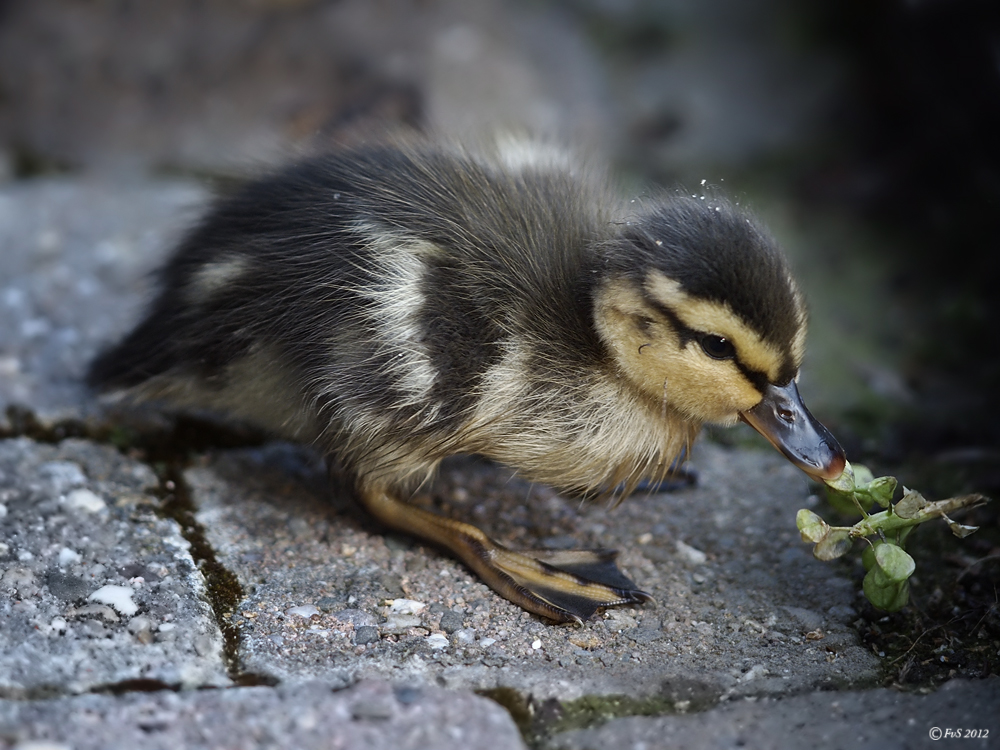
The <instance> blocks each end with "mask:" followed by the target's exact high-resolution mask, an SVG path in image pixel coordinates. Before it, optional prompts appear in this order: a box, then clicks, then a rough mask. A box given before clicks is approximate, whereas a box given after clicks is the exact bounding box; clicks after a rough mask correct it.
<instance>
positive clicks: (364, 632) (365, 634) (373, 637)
mask: <svg viewBox="0 0 1000 750" xmlns="http://www.w3.org/2000/svg"><path fill="white" fill-rule="evenodd" d="M378 638H379V636H378V628H376V627H374V626H373V625H362V626H361V627H359V628H355V630H354V643H355V644H356V645H358V646H364V645H365V644H368V643H378Z"/></svg>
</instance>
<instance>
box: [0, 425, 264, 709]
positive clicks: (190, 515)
mask: <svg viewBox="0 0 1000 750" xmlns="http://www.w3.org/2000/svg"><path fill="white" fill-rule="evenodd" d="M6 414H7V419H8V422H9V424H10V425H11V427H10V428H9V429H0V439H4V440H6V439H13V438H18V437H27V438H30V439H31V440H34V441H35V442H38V443H44V444H48V445H57V444H59V443H60V442H62V441H63V440H66V439H68V438H81V439H85V440H89V441H91V442H93V443H96V444H99V445H111V446H113V447H115V448H117V449H118V450H119V451H122V452H124V451H126V450H128V449H129V448H139V449H141V450H142V451H143V453H144V454H145V455H144V457H143V458H142V459H133V460H137V461H139V462H140V463H144V464H146V465H147V466H149V467H150V468H152V469H153V471H154V473H155V474H156V475H157V477H158V479H159V488H158V489H157V490H154V491H153V492H152V494H154V495H155V496H157V497H159V498H160V499H161V501H162V504H161V505H160V506H158V508H157V514H158V515H159V516H160V517H161V518H167V519H170V520H173V521H174V522H175V523H177V525H178V526H179V527H180V531H181V536H182V537H183V538H184V539H185V540H186V541H187V542H188V543H189V544H190V545H191V547H190V553H191V557H192V559H193V560H194V564H195V566H196V567H197V568H198V570H200V571H201V574H202V576H203V577H204V579H205V593H206V596H207V598H208V603H209V605H210V606H211V608H212V614H213V616H214V617H215V622H216V625H217V626H218V628H219V630H220V632H221V633H222V643H223V654H222V658H223V664H224V665H225V668H226V673H227V675H228V676H229V679H230V680H232V681H233V685H234V686H236V687H244V686H269V687H273V686H275V685H277V684H278V682H279V680H277V679H276V678H274V677H272V676H271V675H265V674H255V673H252V672H244V671H243V670H242V669H240V662H239V644H240V634H239V629H238V628H237V627H236V625H234V624H233V623H232V621H231V617H232V614H233V613H234V612H235V611H236V607H237V605H238V604H239V602H240V601H241V600H242V599H243V598H244V597H245V594H244V591H243V587H242V586H241V585H240V582H239V580H238V578H237V577H236V574H235V573H233V572H232V571H230V570H229V569H228V568H226V567H225V566H224V565H223V564H222V563H220V562H219V560H218V558H217V557H216V555H215V550H214V549H213V548H212V546H211V544H210V543H209V541H208V538H207V536H206V534H205V528H204V527H203V526H202V525H201V524H200V523H199V522H198V521H197V520H196V518H195V514H196V513H197V508H196V506H195V504H194V501H193V500H192V498H191V493H190V491H189V489H188V486H187V483H186V482H185V480H184V469H185V468H187V466H188V465H189V464H190V456H191V454H192V453H194V452H201V451H205V450H208V449H210V448H233V447H237V446H251V445H257V444H260V443H261V442H263V437H262V436H261V435H259V434H257V433H238V432H232V431H228V430H226V429H225V428H222V427H220V426H218V425H216V424H214V423H211V422H203V421H202V420H197V419H189V418H177V419H176V420H175V421H174V422H173V424H172V429H162V430H157V431H152V432H149V433H132V432H130V431H129V430H127V429H124V430H123V429H121V428H119V427H118V426H117V425H115V424H113V423H108V422H102V423H95V424H90V423H87V422H84V421H82V420H74V419H67V420H62V421H59V422H56V423H54V424H52V425H49V426H46V425H42V424H41V423H40V422H39V421H38V419H37V417H36V416H35V414H34V412H32V411H31V410H30V409H27V408H25V407H23V406H9V407H8V408H7V411H6ZM194 436H196V437H197V439H194V440H192V439H191V438H192V437H194ZM150 682H151V681H149V680H124V681H122V682H120V683H112V684H108V685H100V686H97V687H95V688H93V689H92V690H91V691H90V692H92V693H113V694H116V695H117V694H122V693H127V692H148V691H150V690H161V689H169V690H175V689H177V688H176V687H175V686H171V685H166V684H162V683H156V685H157V687H153V686H151V685H150V684H149V683H150ZM53 691H55V692H58V693H62V694H65V691H59V690H58V689H56V688H54V687H51V686H50V687H47V688H46V689H45V694H46V697H54V695H53Z"/></svg>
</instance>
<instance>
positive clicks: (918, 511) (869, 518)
mask: <svg viewBox="0 0 1000 750" xmlns="http://www.w3.org/2000/svg"><path fill="white" fill-rule="evenodd" d="M826 488H827V499H828V500H829V501H830V504H831V505H833V507H834V508H836V509H837V510H839V511H841V512H844V513H857V512H860V514H861V516H862V518H861V520H860V521H858V522H857V523H855V524H854V525H853V526H831V525H830V524H828V523H827V522H826V521H824V520H823V519H822V518H821V517H820V516H819V515H817V514H816V513H814V512H813V511H811V510H807V509H805V508H803V509H802V510H800V511H799V512H798V514H796V517H795V523H796V526H798V529H799V533H800V534H801V535H802V539H803V541H807V542H812V543H813V544H814V545H815V546H814V547H813V555H815V556H816V557H817V558H818V559H820V560H834V559H836V558H838V557H841V556H842V555H844V554H846V553H847V552H849V551H850V549H851V547H852V546H853V545H854V540H855V539H864V540H865V542H866V543H867V545H868V546H867V548H866V549H865V551H864V553H863V554H862V557H861V560H862V562H863V563H864V566H865V570H866V571H868V572H867V574H866V575H865V580H864V592H865V596H866V597H868V601H870V602H871V603H872V604H873V605H875V606H876V607H878V608H879V609H883V610H885V611H887V612H895V611H897V610H898V609H901V608H902V607H903V606H904V605H905V604H906V602H907V601H908V600H909V594H910V583H909V578H910V576H912V575H913V572H914V570H915V569H916V564H915V563H914V561H913V558H912V557H910V555H909V554H908V553H907V552H906V549H905V543H906V538H907V537H908V536H909V534H910V532H911V531H912V530H913V528H914V527H915V526H917V525H918V524H921V523H926V522H927V521H932V520H934V519H937V518H941V519H943V520H944V521H945V522H946V523H947V524H948V526H949V528H950V529H951V531H952V533H953V534H954V535H955V536H957V537H960V538H964V537H967V536H968V535H969V534H971V533H972V532H974V531H976V529H977V528H978V527H976V526H965V525H963V524H960V523H957V522H955V521H953V520H951V518H949V517H948V514H949V513H954V512H955V511H958V510H961V509H963V508H974V507H976V506H978V505H982V504H983V503H986V502H988V498H986V497H984V496H983V495H962V496H961V497H951V498H948V499H947V500H938V501H936V502H930V501H928V500H926V499H925V498H924V496H923V495H921V494H920V493H919V492H916V491H914V490H909V489H906V488H905V487H904V488H903V496H902V498H901V499H900V500H899V502H897V503H893V502H892V497H893V494H894V493H895V491H896V478H895V477H877V478H876V477H875V476H873V475H872V472H871V471H869V470H868V468H867V467H864V466H861V465H857V466H851V464H850V463H848V464H847V466H846V467H845V468H844V473H843V474H841V475H840V476H839V477H838V478H837V479H832V480H829V481H827V482H826ZM875 505H878V506H880V507H882V508H883V509H884V510H882V511H880V512H878V513H869V512H868V510H866V508H868V509H870V508H873V507H874V506H875ZM868 537H877V538H876V539H874V540H872V539H869V538H868Z"/></svg>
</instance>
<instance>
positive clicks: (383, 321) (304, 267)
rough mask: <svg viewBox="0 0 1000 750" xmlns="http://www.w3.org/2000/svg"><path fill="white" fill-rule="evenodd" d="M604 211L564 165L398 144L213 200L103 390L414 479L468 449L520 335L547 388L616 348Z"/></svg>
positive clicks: (304, 166) (109, 367)
mask: <svg viewBox="0 0 1000 750" xmlns="http://www.w3.org/2000/svg"><path fill="white" fill-rule="evenodd" d="M609 207H611V204H610V203H609V202H608V201H607V200H606V199H605V198H604V196H602V195H600V194H599V193H598V192H597V191H596V190H595V189H593V188H591V187H590V186H589V184H588V182H587V181H585V180H581V179H579V178H577V177H576V176H574V174H573V173H572V170H568V169H563V168H559V167H558V166H557V165H554V164H550V163H545V164H541V165H539V164H536V163H528V164H517V165H513V164H504V163H503V161H502V160H500V159H497V160H495V161H489V160H482V159H479V158H474V157H471V156H468V155H465V154H464V153H460V152H451V151H446V150H439V149H432V148H427V149H401V148H395V147H380V148H367V149H359V150H354V151H348V152H342V153H338V154H334V155H329V156H325V157H322V158H318V159H313V160H309V161H306V162H304V163H301V164H299V165H297V166H294V167H292V168H290V169H287V170H286V171H284V172H281V173H278V174H276V175H274V176H271V177H268V178H266V179H262V180H259V181H256V182H252V183H250V184H248V185H246V186H245V187H243V188H242V189H240V190H239V191H237V192H236V193H235V194H233V195H231V196H229V197H227V198H225V199H223V200H221V201H219V202H218V203H217V204H216V205H215V207H214V208H213V209H212V210H211V211H210V212H209V214H208V215H207V216H206V218H205V219H204V220H203V221H202V222H201V223H200V225H198V226H197V227H196V228H195V229H194V230H193V231H192V232H191V233H190V234H189V236H188V237H187V238H186V240H185V241H184V242H183V243H182V244H181V246H180V248H179V249H178V251H177V253H176V255H175V256H174V257H173V259H172V260H171V261H170V262H169V264H168V265H167V266H166V267H165V268H164V270H163V271H162V276H161V284H162V291H161V293H160V295H159V297H158V299H157V300H156V301H155V303H154V304H153V306H152V308H151V310H150V312H149V314H148V316H147V318H146V319H145V321H144V322H143V323H141V324H140V325H139V326H138V327H137V328H136V329H135V330H134V331H133V332H132V333H131V334H130V335H129V336H128V337H127V338H126V339H125V340H124V341H123V342H122V343H121V344H119V345H118V346H117V347H115V348H113V349H111V350H110V351H108V352H107V353H105V354H104V355H102V356H101V357H99V358H98V359H97V361H95V363H94V365H93V368H92V370H91V373H90V380H91V382H92V384H94V385H95V386H98V387H100V388H102V389H128V391H129V392H130V393H131V394H132V396H134V397H136V398H141V399H161V400H165V401H167V402H170V403H172V404H174V405H176V406H179V407H182V408H198V409H210V410H215V411H220V412H224V413H226V414H229V415H232V416H235V417H237V418H240V419H244V420H248V421H251V422H255V423H258V424H260V425H262V426H263V427H266V428H269V429H272V430H275V431H277V432H279V433H282V434H284V435H287V436H291V437H295V438H299V439H305V440H313V441H318V442H319V443H320V444H321V445H322V446H323V447H324V448H325V449H326V450H328V451H329V452H330V453H332V454H334V455H335V456H336V457H337V458H338V459H339V460H340V462H341V463H343V464H344V465H346V466H347V467H348V468H354V469H355V470H356V471H360V472H362V473H365V474H372V473H373V472H376V473H377V472H383V473H386V474H387V475H390V474H391V475H394V476H400V475H409V474H413V473H416V474H420V473H422V472H426V471H429V470H431V469H433V466H434V465H435V464H436V462H437V461H438V460H440V457H441V455H442V454H445V455H446V454H447V453H448V452H451V451H452V450H453V449H456V448H458V449H464V450H467V449H469V448H470V447H474V446H469V445H457V444H456V442H455V437H454V436H455V435H456V432H457V431H459V430H460V428H461V427H462V425H467V424H468V423H469V420H470V418H471V416H472V415H473V413H474V412H475V411H476V409H477V406H478V405H479V403H480V402H481V400H482V399H483V397H484V394H485V390H486V387H485V386H484V378H485V377H487V374H488V373H490V372H491V371H495V369H496V366H497V364H498V363H500V362H501V360H502V359H503V358H504V357H505V356H506V355H507V354H509V348H510V342H511V341H521V342H534V343H536V344H537V346H534V347H528V348H529V349H531V351H534V352H536V355H537V356H534V360H535V361H533V362H532V363H530V364H529V365H527V366H530V367H533V368H536V369H537V370H538V377H539V378H542V379H543V380H544V379H545V378H556V377H558V378H563V379H572V378H573V377H574V373H575V372H579V373H580V375H581V376H582V374H583V373H585V372H586V371H588V370H589V369H592V367H593V363H594V362H595V360H597V359H600V358H601V357H602V356H603V354H602V350H601V345H600V342H599V341H598V338H597V335H596V333H595V331H594V327H593V323H592V306H593V290H592V286H593V278H594V276H595V274H596V273H597V271H598V269H597V268H596V264H597V260H596V253H595V248H596V247H599V246H600V243H601V242H602V241H603V240H604V239H606V238H607V237H609V236H610V232H611V228H610V226H611V225H610V213H609ZM546 363H556V364H554V365H552V367H551V368H550V369H552V371H551V372H546V368H547V367H548V365H547V364H546ZM556 368H557V369H558V372H556V371H555V369H556ZM466 442H468V441H466Z"/></svg>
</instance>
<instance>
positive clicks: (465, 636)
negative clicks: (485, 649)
mask: <svg viewBox="0 0 1000 750" xmlns="http://www.w3.org/2000/svg"><path fill="white" fill-rule="evenodd" d="M452 636H453V637H454V638H455V642H456V643H458V644H459V645H462V646H468V645H470V644H472V643H475V642H476V631H475V630H474V629H472V628H462V629H461V630H456V631H455V632H454V633H452Z"/></svg>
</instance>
